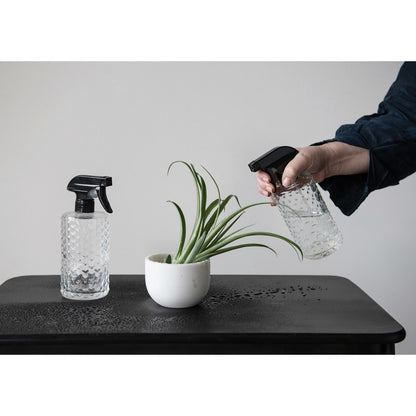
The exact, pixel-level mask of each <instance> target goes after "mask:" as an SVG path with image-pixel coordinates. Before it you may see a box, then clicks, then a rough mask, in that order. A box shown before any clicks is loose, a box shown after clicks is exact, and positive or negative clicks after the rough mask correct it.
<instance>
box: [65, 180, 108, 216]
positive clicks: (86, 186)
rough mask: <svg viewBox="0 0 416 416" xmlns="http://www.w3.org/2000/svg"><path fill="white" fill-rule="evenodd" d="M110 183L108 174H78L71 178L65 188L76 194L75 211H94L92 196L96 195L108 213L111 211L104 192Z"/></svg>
mask: <svg viewBox="0 0 416 416" xmlns="http://www.w3.org/2000/svg"><path fill="white" fill-rule="evenodd" d="M112 184H113V180H112V178H111V177H110V176H91V175H78V176H75V177H74V178H72V179H71V180H70V182H69V184H68V186H67V189H68V191H72V192H75V193H76V195H77V196H76V200H75V211H76V212H94V198H97V197H98V199H99V200H100V202H101V205H102V206H103V208H104V209H105V210H106V211H107V212H109V213H111V212H113V210H112V208H111V206H110V203H109V202H108V199H107V193H106V188H107V186H111V185H112Z"/></svg>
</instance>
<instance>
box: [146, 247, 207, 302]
mask: <svg viewBox="0 0 416 416" xmlns="http://www.w3.org/2000/svg"><path fill="white" fill-rule="evenodd" d="M165 257H166V254H155V255H153V256H148V257H146V259H145V282H146V289H147V291H148V292H149V295H150V297H151V298H152V299H153V300H154V301H155V302H156V303H158V304H159V305H161V306H164V307H166V308H190V307H192V306H195V305H198V304H199V303H200V302H201V301H202V300H203V299H204V297H205V296H206V294H207V293H208V290H209V286H210V283H211V275H210V261H209V259H208V260H205V261H202V262H199V263H189V264H168V263H162V262H163V259H164V258H165Z"/></svg>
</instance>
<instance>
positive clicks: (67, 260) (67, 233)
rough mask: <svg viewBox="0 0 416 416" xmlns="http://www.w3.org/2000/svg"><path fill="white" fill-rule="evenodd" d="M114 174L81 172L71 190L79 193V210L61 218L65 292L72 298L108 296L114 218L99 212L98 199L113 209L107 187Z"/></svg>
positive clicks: (76, 205)
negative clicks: (112, 220) (92, 174)
mask: <svg viewBox="0 0 416 416" xmlns="http://www.w3.org/2000/svg"><path fill="white" fill-rule="evenodd" d="M112 184H113V180H112V178H111V177H110V176H90V175H78V176H75V177H74V178H72V179H71V181H70V182H69V184H68V186H67V189H68V191H71V192H75V194H76V199H75V211H72V212H67V213H66V214H63V215H62V217H61V254H62V255H61V294H62V296H64V297H65V298H68V299H76V300H92V299H99V298H102V297H104V296H106V295H107V293H108V292H109V290H110V282H109V269H108V261H109V250H110V219H109V216H108V215H107V214H106V213H105V212H95V207H94V205H95V203H94V199H95V198H98V199H99V201H100V203H101V205H102V207H103V208H104V209H105V210H106V212H109V213H111V212H113V210H112V208H111V206H110V203H109V202H108V199H107V193H106V189H107V187H108V186H111V185H112Z"/></svg>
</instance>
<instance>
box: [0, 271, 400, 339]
mask: <svg viewBox="0 0 416 416" xmlns="http://www.w3.org/2000/svg"><path fill="white" fill-rule="evenodd" d="M59 285H60V277H59V276H58V275H47V276H20V277H15V278H12V279H9V280H7V281H6V282H4V283H3V284H2V285H1V286H0V340H1V339H10V338H16V337H17V338H21V337H28V336H29V337H30V336H38V337H39V336H48V335H49V336H61V337H65V336H71V335H72V336H78V337H79V336H81V337H82V336H84V337H85V336H90V337H94V336H99V335H107V336H108V335H111V336H122V335H135V336H136V337H137V336H138V337H140V336H142V337H145V336H152V335H158V336H161V335H165V336H169V335H173V334H176V335H178V334H180V335H181V336H187V335H188V336H189V335H195V334H205V335H209V334H233V335H234V336H236V337H238V336H240V337H241V336H242V335H244V336H246V337H247V336H256V337H262V336H264V337H274V339H275V341H279V340H285V341H287V340H288V338H290V339H292V340H293V339H296V342H302V340H303V342H308V340H312V339H316V337H319V338H320V340H321V341H322V339H325V340H326V341H327V342H332V341H334V342H337V341H340V340H341V341H348V340H349V339H352V338H353V339H354V340H355V341H357V340H358V341H360V340H361V341H362V342H380V343H396V342H400V341H401V340H403V339H404V337H405V331H404V329H403V327H402V326H401V325H400V324H399V323H398V322H396V321H395V320H394V319H393V318H392V317H391V316H390V315H389V314H388V313H387V312H386V311H385V310H384V309H382V308H381V307H380V306H379V305H378V304H377V303H376V302H374V301H373V300H372V299H371V298H370V297H369V296H368V295H366V294H365V293H364V292H363V291H362V290H361V289H360V288H359V287H358V286H356V285H355V284H354V283H352V282H351V281H350V280H348V279H346V278H343V277H338V276H314V275H288V276H285V275H258V276H257V275H213V276H212V281H211V288H210V291H209V293H208V295H207V297H206V298H205V299H204V300H203V302H202V303H201V304H200V305H198V306H196V307H193V308H188V309H170V308H163V307H161V306H159V305H157V304H156V303H155V302H154V301H153V300H152V299H151V298H150V297H149V295H148V293H147V291H146V287H145V283H144V276H143V275H112V276H111V277H110V293H109V294H108V295H107V296H106V297H105V298H103V299H98V300H94V301H72V300H68V299H64V298H63V297H62V296H61V294H60V291H59Z"/></svg>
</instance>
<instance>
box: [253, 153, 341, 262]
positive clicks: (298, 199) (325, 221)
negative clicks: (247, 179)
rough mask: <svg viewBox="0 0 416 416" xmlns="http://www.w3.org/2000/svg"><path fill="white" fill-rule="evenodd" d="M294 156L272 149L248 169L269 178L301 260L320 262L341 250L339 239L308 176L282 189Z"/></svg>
mask: <svg viewBox="0 0 416 416" xmlns="http://www.w3.org/2000/svg"><path fill="white" fill-rule="evenodd" d="M297 154H298V150H297V149H295V148H293V147H290V146H280V147H275V148H274V149H272V150H270V151H268V152H267V153H265V154H264V155H262V156H260V157H258V158H257V159H256V160H253V161H252V162H251V163H249V168H250V170H251V171H252V172H257V171H259V170H262V171H264V172H266V173H268V174H269V176H270V180H271V182H272V184H273V185H274V187H275V193H274V194H272V198H273V200H274V201H275V202H276V204H277V206H278V207H279V210H280V212H281V214H282V216H283V218H284V220H285V222H286V225H287V226H288V228H289V231H290V233H291V234H292V238H293V240H294V241H295V242H296V243H297V244H298V245H299V246H300V247H301V248H302V251H303V255H304V257H306V258H308V259H320V258H323V257H326V256H328V255H330V254H331V253H333V252H334V251H336V250H337V249H338V248H339V247H340V246H341V244H342V235H341V232H340V231H339V229H338V227H337V225H336V224H335V221H334V219H333V218H332V216H331V214H330V213H329V211H328V208H327V206H326V204H325V201H324V200H323V199H322V196H321V194H320V192H319V190H318V188H317V186H316V183H315V181H314V180H313V178H312V176H311V175H310V174H309V173H304V174H302V175H300V176H298V178H297V180H296V182H295V183H294V184H292V185H290V186H288V187H284V186H283V185H282V183H281V182H282V175H283V172H284V170H285V168H286V166H287V164H288V163H289V162H290V161H291V160H292V159H293V158H294V157H296V155H297Z"/></svg>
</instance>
